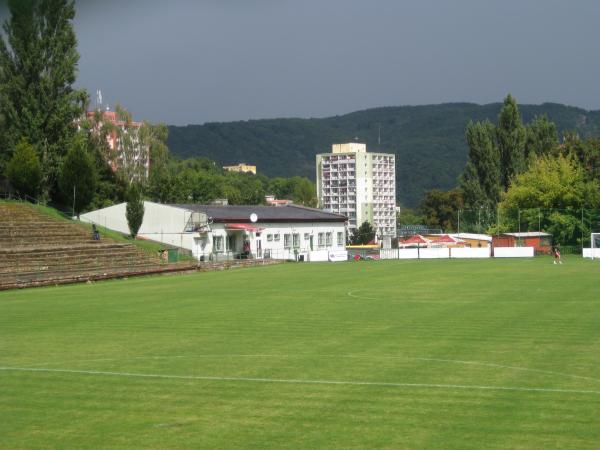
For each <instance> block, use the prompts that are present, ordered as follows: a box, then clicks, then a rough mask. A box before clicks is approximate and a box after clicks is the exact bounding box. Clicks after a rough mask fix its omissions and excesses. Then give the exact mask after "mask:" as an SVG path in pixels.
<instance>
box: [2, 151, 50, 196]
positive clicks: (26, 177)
mask: <svg viewBox="0 0 600 450" xmlns="http://www.w3.org/2000/svg"><path fill="white" fill-rule="evenodd" d="M6 177H7V178H8V181H10V184H11V185H12V186H13V187H14V188H15V189H16V190H17V192H19V193H20V194H26V195H30V196H32V197H35V196H36V195H37V194H38V191H39V188H40V185H41V182H42V167H41V165H40V160H39V158H38V156H37V153H36V151H35V148H34V147H33V145H31V144H30V143H29V142H28V141H27V139H22V140H21V142H19V144H18V145H17V147H16V148H15V152H14V153H13V156H12V158H11V159H10V161H9V162H8V165H7V166H6Z"/></svg>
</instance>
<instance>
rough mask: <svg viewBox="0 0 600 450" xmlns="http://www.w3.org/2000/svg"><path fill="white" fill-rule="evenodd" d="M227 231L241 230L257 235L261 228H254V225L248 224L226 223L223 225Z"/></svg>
mask: <svg viewBox="0 0 600 450" xmlns="http://www.w3.org/2000/svg"><path fill="white" fill-rule="evenodd" d="M225 228H226V229H227V230H241V231H250V232H253V233H257V232H259V231H261V230H262V228H258V227H255V226H254V225H250V224H248V223H228V224H226V225H225Z"/></svg>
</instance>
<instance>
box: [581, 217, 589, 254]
mask: <svg viewBox="0 0 600 450" xmlns="http://www.w3.org/2000/svg"><path fill="white" fill-rule="evenodd" d="M583 227H584V223H583V208H581V254H582V255H583ZM590 237H591V236H590Z"/></svg>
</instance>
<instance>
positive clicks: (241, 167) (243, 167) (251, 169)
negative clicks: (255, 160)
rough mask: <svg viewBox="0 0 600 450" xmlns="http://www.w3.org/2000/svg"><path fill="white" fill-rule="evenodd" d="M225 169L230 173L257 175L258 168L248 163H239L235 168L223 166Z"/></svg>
mask: <svg viewBox="0 0 600 450" xmlns="http://www.w3.org/2000/svg"><path fill="white" fill-rule="evenodd" d="M223 169H225V170H228V171H229V172H244V173H253V174H254V175H256V166H251V165H249V164H246V163H239V164H237V165H235V166H223Z"/></svg>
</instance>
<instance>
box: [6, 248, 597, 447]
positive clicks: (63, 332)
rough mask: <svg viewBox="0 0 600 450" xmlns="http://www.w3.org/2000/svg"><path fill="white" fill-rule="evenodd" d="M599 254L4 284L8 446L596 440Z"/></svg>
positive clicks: (574, 443)
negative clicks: (557, 261) (556, 261)
mask: <svg viewBox="0 0 600 450" xmlns="http://www.w3.org/2000/svg"><path fill="white" fill-rule="evenodd" d="M599 274H600V262H597V261H586V260H582V259H581V258H575V257H573V258H570V259H568V260H567V261H566V262H565V264H563V265H553V264H552V261H551V259H549V258H536V259H522V260H484V261H468V260H462V261H461V260H442V261H440V260H437V261H435V260H432V261H380V262H359V263H340V264H284V265H279V266H270V267H258V268H252V269H236V270H230V271H222V272H213V273H199V274H193V275H173V276H160V277H148V278H132V279H129V280H116V281H108V282H101V283H95V284H91V285H90V284H84V285H73V286H63V287H50V288H39V289H27V290H21V291H5V292H0V448H10V449H19V448H260V449H264V448H294V449H297V448H311V449H314V448H415V449H421V448H455V449H466V448H532V449H541V448H561V449H565V448H573V449H586V448H589V449H597V448H600V287H599V283H598V280H599V279H600V277H599Z"/></svg>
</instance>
